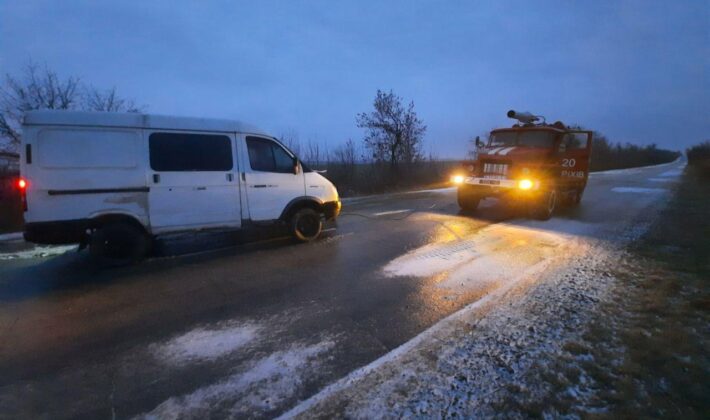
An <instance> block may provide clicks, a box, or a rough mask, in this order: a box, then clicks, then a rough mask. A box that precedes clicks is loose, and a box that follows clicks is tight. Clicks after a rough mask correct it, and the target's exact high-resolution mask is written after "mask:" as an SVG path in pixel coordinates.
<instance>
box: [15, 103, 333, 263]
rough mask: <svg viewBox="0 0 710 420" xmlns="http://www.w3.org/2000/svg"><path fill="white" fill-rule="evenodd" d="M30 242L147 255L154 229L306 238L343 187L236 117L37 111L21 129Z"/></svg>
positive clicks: (330, 210)
mask: <svg viewBox="0 0 710 420" xmlns="http://www.w3.org/2000/svg"><path fill="white" fill-rule="evenodd" d="M22 133H23V135H22V141H23V145H22V150H21V163H20V173H21V175H22V177H23V178H22V179H23V180H24V182H23V181H20V186H24V190H25V193H24V194H23V197H24V200H25V202H24V204H25V233H24V235H25V239H26V240H28V241H30V242H35V243H41V244H65V243H80V244H82V246H84V245H88V246H89V250H90V252H91V253H92V254H93V255H96V256H100V257H113V258H117V259H139V258H141V257H143V256H144V255H145V254H147V252H148V251H149V249H150V245H151V243H152V239H153V238H154V237H155V236H158V235H163V234H167V233H172V232H179V231H187V230H203V229H225V228H226V229H240V228H245V227H249V226H255V225H261V224H272V223H280V224H285V225H286V226H288V227H289V229H290V231H291V233H292V234H293V235H294V236H295V237H296V238H297V239H299V240H301V241H310V240H313V239H315V238H316V237H318V235H319V234H320V232H321V229H322V226H323V220H332V219H335V218H336V217H337V216H338V214H339V213H340V206H341V204H340V199H339V197H338V192H337V190H336V189H335V186H333V184H331V183H330V182H329V181H328V180H327V179H325V178H324V177H322V176H321V175H320V174H318V173H316V172H314V171H312V170H310V169H309V168H307V167H306V166H305V165H304V164H302V163H301V162H299V160H298V158H297V157H296V156H295V155H294V154H293V153H292V152H291V151H289V150H288V148H286V147H285V146H284V145H283V144H281V143H279V142H278V141H277V140H276V139H274V138H273V137H271V136H268V135H266V134H265V133H263V132H262V131H260V130H258V129H256V128H254V127H251V126H248V125H244V124H241V123H239V122H236V121H227V120H213V119H202V118H184V117H169V116H160V115H148V114H139V113H106V112H74V111H49V110H47V111H31V112H28V113H27V114H25V117H24V121H23V128H22Z"/></svg>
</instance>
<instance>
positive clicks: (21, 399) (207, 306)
mask: <svg viewBox="0 0 710 420" xmlns="http://www.w3.org/2000/svg"><path fill="white" fill-rule="evenodd" d="M682 165H683V163H682V162H676V163H673V164H668V165H665V166H659V167H649V168H639V169H633V170H626V171H618V172H609V173H602V174H595V175H593V176H592V177H591V178H590V182H589V185H588V187H587V191H586V193H585V196H584V198H583V200H582V204H581V206H580V207H578V208H575V209H563V210H561V211H559V212H558V214H557V215H556V216H555V217H554V218H553V219H552V220H550V221H549V222H527V221H524V220H522V219H520V218H518V217H517V215H516V214H514V213H512V212H510V211H508V210H507V209H505V208H504V207H501V206H500V205H499V204H498V203H496V202H495V200H486V201H484V202H483V204H482V208H481V209H480V210H479V211H477V212H476V213H473V214H465V213H461V212H460V211H459V209H458V206H457V205H456V199H455V191H454V190H452V189H446V190H438V191H422V192H413V193H403V194H392V195H383V196H373V197H364V198H357V199H351V200H346V201H345V202H344V209H343V212H344V213H343V215H342V216H341V217H340V220H339V221H338V226H337V229H333V230H329V231H328V232H326V233H325V234H324V235H323V237H322V238H321V239H320V240H318V241H317V242H315V243H312V244H305V245H302V244H294V243H292V242H291V241H289V240H288V239H284V238H272V239H267V240H260V241H256V242H244V241H242V240H236V239H234V238H233V237H232V236H230V235H200V236H197V237H195V236H191V235H188V236H184V237H180V238H173V239H171V240H170V241H166V242H165V243H164V244H163V245H162V246H161V247H160V249H159V253H160V256H159V257H156V258H153V259H150V260H148V261H145V262H143V263H141V264H139V265H135V266H130V267H122V268H114V269H98V268H96V267H94V266H92V264H91V263H90V262H89V261H88V259H87V256H86V255H85V253H81V252H80V253H77V252H73V251H69V252H64V253H60V252H62V251H66V249H63V248H62V249H60V250H56V249H55V250H53V249H47V250H45V251H46V253H47V254H52V253H57V254H58V255H48V256H41V254H40V253H39V252H38V250H36V249H35V250H31V249H30V250H28V249H25V245H24V244H19V243H6V244H0V417H2V418H5V417H7V418H36V417H41V416H49V417H52V418H62V417H83V418H109V417H117V418H126V417H133V416H140V415H142V414H148V415H155V416H157V417H175V416H180V415H182V416H184V417H192V418H204V417H209V416H212V417H225V416H227V417H228V416H234V417H242V416H248V417H273V416H276V415H278V414H281V413H283V412H285V411H287V410H288V409H290V408H291V407H293V406H294V405H295V404H297V403H298V401H302V400H304V399H306V398H308V397H309V396H311V395H313V394H315V393H317V392H318V391H319V390H320V389H322V388H323V387H324V386H326V385H327V384H329V383H332V382H334V381H336V380H337V379H339V378H341V377H343V376H344V375H346V374H348V373H349V372H351V371H352V370H353V369H356V368H358V367H360V366H363V365H365V364H367V363H370V362H372V361H373V360H375V359H377V358H379V357H381V356H383V355H385V354H387V353H388V352H390V351H391V350H393V349H395V348H397V347H398V346H400V345H401V344H403V343H405V342H407V341H408V340H410V339H412V338H413V337H415V336H416V335H417V334H419V333H421V332H422V331H424V330H426V329H427V328H429V327H431V326H432V325H434V324H436V323H437V321H439V320H441V319H443V318H445V317H446V316H448V315H450V314H452V313H454V312H455V311H457V310H458V309H461V308H462V307H464V306H466V305H467V304H469V303H472V302H475V301H477V300H478V299H481V298H482V297H483V296H486V295H487V294H489V293H490V292H491V290H494V289H495V288H496V287H498V286H499V283H498V281H497V279H496V278H494V277H495V276H492V275H488V277H490V278H487V280H486V281H485V282H476V281H475V280H476V278H475V277H476V275H475V273H474V275H473V278H469V279H468V280H467V281H466V282H464V281H462V282H460V284H458V283H457V284H455V285H454V284H452V283H451V281H452V280H451V279H448V277H447V276H448V274H449V268H450V266H449V265H447V264H446V263H447V261H448V262H450V261H451V259H452V258H453V259H455V258H460V257H461V252H471V253H472V254H471V255H473V256H472V257H471V258H482V257H494V258H493V259H491V263H490V266H491V267H493V268H492V270H493V271H492V272H495V273H498V272H496V271H495V268H496V267H499V266H505V267H507V269H508V273H509V272H515V271H516V270H519V269H523V268H524V267H525V266H526V265H529V264H534V263H535V262H537V261H540V260H544V259H546V258H550V257H551V253H554V252H555V250H554V249H555V245H554V244H552V245H551V244H549V243H547V242H545V241H546V239H544V237H545V235H541V234H538V233H536V232H545V231H548V232H552V233H555V232H556V231H557V230H560V231H561V233H564V234H565V235H585V236H590V237H594V238H595V239H599V240H604V239H605V238H608V237H611V236H613V235H615V234H617V233H618V232H619V231H620V230H619V229H620V227H628V226H634V225H636V224H638V225H639V226H641V225H643V224H644V223H646V221H647V220H648V218H649V217H651V216H652V215H653V214H654V211H655V209H656V208H658V206H659V203H662V202H663V201H664V200H665V199H666V198H667V196H668V191H669V189H670V188H672V185H673V183H674V182H676V181H677V177H678V175H679V174H680V171H681V170H682ZM496 226H505V229H507V230H506V231H504V232H503V231H499V230H495V229H493V228H495V227H496ZM580 226H583V228H580ZM518 228H521V229H522V228H525V232H526V233H516V232H518V231H515V230H511V229H518ZM492 229H493V230H492ZM497 232H503V233H501V234H500V235H498V234H497ZM541 238H543V239H541ZM473 248H475V249H473ZM408 253H410V254H411V257H406V256H407V255H410V254H408ZM412 253H414V254H412ZM38 255H39V256H38ZM403 258H404V259H403ZM393 261H397V262H398V263H397V264H399V265H396V267H394V268H392V262H393ZM484 274H485V273H481V275H482V276H483V275H484ZM489 274H490V273H489ZM496 275H499V276H501V277H502V276H505V275H507V274H506V272H500V273H498V274H496ZM469 277H471V276H469Z"/></svg>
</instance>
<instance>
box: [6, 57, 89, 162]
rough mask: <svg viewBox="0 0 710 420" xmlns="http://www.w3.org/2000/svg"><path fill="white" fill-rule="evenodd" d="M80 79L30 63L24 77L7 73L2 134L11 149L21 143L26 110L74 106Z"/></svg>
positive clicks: (26, 67)
mask: <svg viewBox="0 0 710 420" xmlns="http://www.w3.org/2000/svg"><path fill="white" fill-rule="evenodd" d="M78 88H79V79H78V78H76V77H69V78H66V79H64V80H62V79H60V78H59V76H57V73H55V72H53V71H51V70H49V69H48V68H46V67H45V68H44V69H39V68H38V66H37V65H36V64H34V63H28V64H27V65H26V66H25V69H24V75H23V77H22V78H21V79H19V78H15V77H12V76H10V75H9V74H7V75H5V84H4V86H0V136H1V137H3V138H5V139H6V140H7V141H8V142H9V149H14V150H16V149H17V147H18V146H19V144H20V125H21V124H20V121H21V119H22V116H23V115H24V113H25V112H27V111H31V110H34V109H74V108H76V105H77V100H78V95H77V92H78Z"/></svg>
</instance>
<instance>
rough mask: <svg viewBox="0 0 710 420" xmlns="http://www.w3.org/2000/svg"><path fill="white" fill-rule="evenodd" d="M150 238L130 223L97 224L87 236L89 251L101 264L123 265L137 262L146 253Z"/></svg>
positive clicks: (148, 248)
mask: <svg viewBox="0 0 710 420" xmlns="http://www.w3.org/2000/svg"><path fill="white" fill-rule="evenodd" d="M150 245H151V240H150V237H148V235H146V233H145V232H144V231H143V230H142V229H140V228H139V227H137V226H134V225H132V224H130V223H122V222H116V223H110V224H106V225H103V226H99V227H97V228H96V229H94V231H93V232H92V233H91V237H90V238H89V253H90V254H91V257H92V258H93V259H94V260H95V261H97V262H98V263H100V264H101V265H123V264H130V263H134V262H138V261H140V260H142V259H143V258H145V257H146V256H147V255H148V251H149V250H150Z"/></svg>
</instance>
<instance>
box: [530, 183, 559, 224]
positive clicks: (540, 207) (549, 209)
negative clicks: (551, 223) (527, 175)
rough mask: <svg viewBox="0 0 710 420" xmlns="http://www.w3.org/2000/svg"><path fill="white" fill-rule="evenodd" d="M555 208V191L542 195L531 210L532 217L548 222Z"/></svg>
mask: <svg viewBox="0 0 710 420" xmlns="http://www.w3.org/2000/svg"><path fill="white" fill-rule="evenodd" d="M556 207H557V190H550V191H547V192H545V193H544V194H542V196H541V197H540V200H539V201H538V202H537V203H536V204H535V205H534V206H533V208H532V212H531V213H532V217H534V218H535V219H538V220H549V219H550V217H552V214H553V213H554V212H555V208H556Z"/></svg>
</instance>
